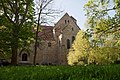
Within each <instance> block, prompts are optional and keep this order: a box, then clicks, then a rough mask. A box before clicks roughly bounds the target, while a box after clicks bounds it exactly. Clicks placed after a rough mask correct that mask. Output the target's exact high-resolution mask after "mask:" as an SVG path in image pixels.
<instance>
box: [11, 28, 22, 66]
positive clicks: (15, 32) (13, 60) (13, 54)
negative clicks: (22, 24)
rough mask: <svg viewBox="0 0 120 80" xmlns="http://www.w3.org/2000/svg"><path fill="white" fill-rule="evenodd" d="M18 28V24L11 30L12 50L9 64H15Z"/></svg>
mask: <svg viewBox="0 0 120 80" xmlns="http://www.w3.org/2000/svg"><path fill="white" fill-rule="evenodd" d="M19 30H20V29H19V26H15V27H14V28H13V31H12V41H11V50H12V57H11V64H12V65H17V53H18V51H17V50H18V39H19V38H18V34H19Z"/></svg>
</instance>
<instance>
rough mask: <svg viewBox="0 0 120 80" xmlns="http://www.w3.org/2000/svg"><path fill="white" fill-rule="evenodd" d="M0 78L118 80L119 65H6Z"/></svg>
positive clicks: (27, 79)
mask: <svg viewBox="0 0 120 80" xmlns="http://www.w3.org/2000/svg"><path fill="white" fill-rule="evenodd" d="M0 80H120V65H104V66H97V65H89V66H7V67H0Z"/></svg>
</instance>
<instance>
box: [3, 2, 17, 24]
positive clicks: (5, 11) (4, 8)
mask: <svg viewBox="0 0 120 80" xmlns="http://www.w3.org/2000/svg"><path fill="white" fill-rule="evenodd" d="M1 3H2V8H3V10H4V14H5V16H6V17H7V19H8V20H9V21H10V22H11V23H13V24H15V23H14V21H12V19H10V17H9V16H8V15H7V10H6V7H5V5H4V2H3V0H1Z"/></svg>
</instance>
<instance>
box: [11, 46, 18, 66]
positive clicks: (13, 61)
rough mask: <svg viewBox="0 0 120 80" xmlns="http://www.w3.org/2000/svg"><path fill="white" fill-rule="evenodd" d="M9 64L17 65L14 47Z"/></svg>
mask: <svg viewBox="0 0 120 80" xmlns="http://www.w3.org/2000/svg"><path fill="white" fill-rule="evenodd" d="M11 64H12V65H17V48H16V47H12V58H11Z"/></svg>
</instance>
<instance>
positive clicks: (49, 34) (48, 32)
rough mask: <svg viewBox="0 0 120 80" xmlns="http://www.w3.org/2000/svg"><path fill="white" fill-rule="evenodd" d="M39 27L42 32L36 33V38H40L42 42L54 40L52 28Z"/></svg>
mask: <svg viewBox="0 0 120 80" xmlns="http://www.w3.org/2000/svg"><path fill="white" fill-rule="evenodd" d="M40 27H41V28H42V31H41V32H39V33H38V36H39V37H40V38H42V40H54V35H53V26H46V25H42V26H40Z"/></svg>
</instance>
